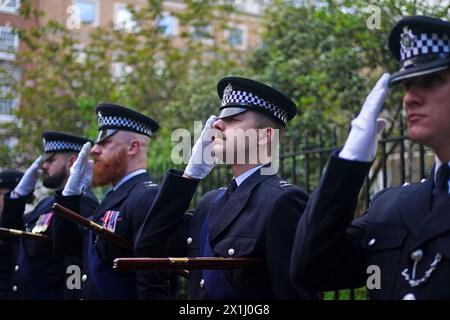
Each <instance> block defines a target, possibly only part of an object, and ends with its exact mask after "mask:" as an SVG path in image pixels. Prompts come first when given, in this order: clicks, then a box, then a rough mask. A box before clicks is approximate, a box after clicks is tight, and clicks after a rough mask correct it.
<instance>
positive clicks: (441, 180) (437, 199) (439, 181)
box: [433, 163, 450, 208]
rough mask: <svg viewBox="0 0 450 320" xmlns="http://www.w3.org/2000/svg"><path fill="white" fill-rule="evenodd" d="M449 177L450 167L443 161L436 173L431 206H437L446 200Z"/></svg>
mask: <svg viewBox="0 0 450 320" xmlns="http://www.w3.org/2000/svg"><path fill="white" fill-rule="evenodd" d="M449 179H450V167H449V166H448V164H447V163H443V164H442V165H441V166H440V167H439V170H438V172H437V174H436V181H435V188H436V193H435V194H434V198H433V208H437V207H438V206H439V204H440V203H441V202H444V201H447V200H448V198H449V194H448V180H449Z"/></svg>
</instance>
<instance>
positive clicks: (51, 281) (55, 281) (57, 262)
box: [1, 191, 98, 300]
mask: <svg viewBox="0 0 450 320" xmlns="http://www.w3.org/2000/svg"><path fill="white" fill-rule="evenodd" d="M58 192H61V191H58ZM58 192H56V193H58ZM54 202H55V196H54V195H52V196H49V197H46V198H44V199H42V200H41V201H40V202H39V203H38V204H37V205H36V207H35V208H34V210H33V211H31V212H29V213H27V214H25V215H23V212H24V211H25V205H26V199H25V198H19V199H11V198H10V197H9V195H8V196H7V197H5V207H4V212H3V216H2V221H1V225H2V226H3V227H6V228H13V229H19V230H25V231H29V232H31V231H33V229H34V228H35V227H36V226H37V225H39V226H40V230H35V232H38V233H40V234H44V235H47V236H50V237H52V235H53V234H52V223H53V219H54V218H55V216H56V215H55V214H53V212H52V206H53V204H54ZM97 204H98V202H97V199H96V198H95V196H94V194H93V193H92V192H90V191H87V192H85V193H84V194H83V196H82V197H81V207H82V208H83V212H84V213H86V214H92V213H93V212H94V209H95V207H96V206H97ZM13 256H14V257H13V261H14V262H15V263H14V264H13V266H12V281H11V286H10V294H11V296H10V297H11V299H20V300H22V299H27V300H28V299H33V300H35V299H39V300H50V299H52V300H53V299H60V300H61V299H77V298H78V297H79V294H80V290H79V289H78V290H77V288H72V289H69V288H68V287H67V286H66V280H67V276H68V274H67V267H68V266H70V265H77V266H80V265H81V257H80V256H72V257H68V256H64V255H61V254H57V253H56V252H55V250H54V248H53V245H52V242H50V241H49V242H47V241H41V240H30V239H19V240H18V241H16V243H15V244H14V249H13Z"/></svg>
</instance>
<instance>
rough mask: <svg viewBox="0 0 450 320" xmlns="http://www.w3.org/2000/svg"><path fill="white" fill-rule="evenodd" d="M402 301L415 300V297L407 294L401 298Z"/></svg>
mask: <svg viewBox="0 0 450 320" xmlns="http://www.w3.org/2000/svg"><path fill="white" fill-rule="evenodd" d="M403 300H416V296H415V295H414V294H413V293H408V294H406V295H405V296H404V297H403Z"/></svg>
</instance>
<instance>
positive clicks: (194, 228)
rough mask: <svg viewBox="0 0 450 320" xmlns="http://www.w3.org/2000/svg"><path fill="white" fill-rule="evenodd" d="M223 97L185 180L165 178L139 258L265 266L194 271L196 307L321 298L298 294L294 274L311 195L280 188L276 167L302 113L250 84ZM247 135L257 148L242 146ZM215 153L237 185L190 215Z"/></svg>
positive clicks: (228, 88)
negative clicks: (281, 144)
mask: <svg viewBox="0 0 450 320" xmlns="http://www.w3.org/2000/svg"><path fill="white" fill-rule="evenodd" d="M217 91H218V94H219V97H220V98H221V99H222V103H221V106H220V112H219V115H218V116H217V117H216V116H211V117H210V118H209V119H208V121H207V122H206V124H205V127H204V129H203V131H202V134H201V137H200V138H199V139H198V140H197V142H196V143H195V145H194V147H193V149H192V155H191V158H190V160H189V163H188V165H187V167H186V169H185V170H184V172H180V171H176V170H170V171H169V172H168V173H167V174H166V177H165V180H164V182H163V185H162V187H161V190H160V192H159V194H158V197H157V200H156V201H155V204H154V206H153V207H152V210H151V211H150V212H149V214H148V216H147V218H146V220H145V222H144V225H143V226H142V229H141V230H140V233H139V236H138V239H137V240H136V246H135V251H136V254H138V255H139V256H150V257H151V256H153V257H154V256H164V255H165V256H177V255H178V256H189V257H197V256H204V257H250V258H259V259H262V260H263V263H262V265H261V268H260V269H252V270H250V269H234V270H193V271H191V272H190V276H189V280H190V297H191V298H192V299H214V300H215V299H301V298H315V297H316V295H315V294H314V293H313V292H310V291H306V290H302V289H300V288H298V287H295V286H294V285H293V284H292V282H291V281H290V279H289V272H288V271H289V262H290V253H291V248H292V243H293V237H294V233H295V226H296V223H297V221H298V219H299V218H300V215H301V211H302V210H301V208H303V207H304V206H305V204H306V202H307V200H308V195H307V194H306V193H305V192H304V191H302V190H301V189H299V188H298V187H295V186H293V185H290V184H288V183H287V182H286V181H283V180H281V178H280V177H278V176H277V175H276V174H275V170H274V166H272V163H271V161H272V160H275V159H272V153H271V152H270V150H271V148H272V150H273V149H274V148H275V144H276V135H277V130H278V132H282V131H284V129H285V127H286V125H287V122H288V120H291V119H292V118H293V117H294V116H295V115H296V113H297V108H296V105H295V104H294V102H293V101H292V100H291V99H289V98H288V97H287V96H285V95H284V94H283V93H281V92H280V91H278V90H276V89H274V88H272V87H269V86H267V85H265V84H262V83H260V82H257V81H254V80H251V79H246V78H239V77H226V78H223V79H221V80H220V81H219V82H218V84H217ZM244 130H246V132H247V133H248V137H250V136H251V134H252V133H253V134H254V137H255V140H253V141H252V139H248V140H246V139H245V138H244V139H242V140H240V138H242V137H243V136H242V135H243V134H244ZM213 134H214V139H213V136H212V135H213ZM213 140H214V141H213ZM248 141H252V142H248ZM211 149H212V151H213V153H214V155H215V156H216V157H217V158H219V159H220V158H221V159H222V160H224V161H225V162H227V163H228V164H230V165H231V170H232V172H233V175H234V178H233V179H232V181H231V182H230V185H229V187H228V188H222V189H219V190H214V191H211V192H208V193H207V194H206V195H205V196H204V197H203V198H202V199H201V200H200V202H199V204H198V206H197V207H196V209H195V211H194V213H193V215H189V214H184V212H185V210H186V209H187V207H188V205H189V203H190V201H191V198H192V196H193V194H194V192H195V190H196V187H197V185H198V183H199V182H200V180H202V179H203V178H205V177H206V176H207V175H208V173H209V172H210V171H211V170H212V169H213V167H214V161H212V160H213V159H212V157H209V155H210V154H211ZM223 155H225V156H223ZM298 208H300V210H298Z"/></svg>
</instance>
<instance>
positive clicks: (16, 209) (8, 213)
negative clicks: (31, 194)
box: [0, 192, 27, 230]
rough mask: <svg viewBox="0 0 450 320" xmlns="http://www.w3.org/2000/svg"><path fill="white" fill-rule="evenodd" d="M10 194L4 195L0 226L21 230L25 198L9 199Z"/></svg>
mask: <svg viewBox="0 0 450 320" xmlns="http://www.w3.org/2000/svg"><path fill="white" fill-rule="evenodd" d="M10 196H11V192H9V193H8V194H6V195H5V197H4V202H3V213H2V215H1V219H0V226H1V227H3V228H9V229H18V230H22V229H23V226H24V224H23V213H24V212H25V205H26V204H27V197H20V198H18V199H11V197H10Z"/></svg>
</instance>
